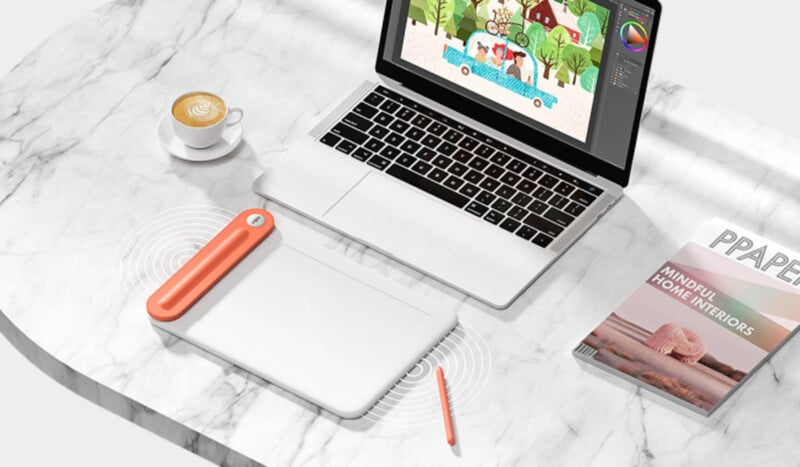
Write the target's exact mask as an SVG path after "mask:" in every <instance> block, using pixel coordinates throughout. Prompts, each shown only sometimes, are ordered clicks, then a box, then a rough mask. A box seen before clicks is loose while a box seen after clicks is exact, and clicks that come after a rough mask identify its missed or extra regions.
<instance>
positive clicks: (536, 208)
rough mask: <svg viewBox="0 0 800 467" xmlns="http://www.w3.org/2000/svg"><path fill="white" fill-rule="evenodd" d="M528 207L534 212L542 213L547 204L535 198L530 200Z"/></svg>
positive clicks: (545, 209)
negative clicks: (532, 200)
mask: <svg viewBox="0 0 800 467" xmlns="http://www.w3.org/2000/svg"><path fill="white" fill-rule="evenodd" d="M528 209H530V210H531V211H533V212H535V213H536V214H542V213H544V212H545V211H547V205H546V204H544V203H543V202H541V201H538V200H536V201H534V202H532V203H531V205H530V206H528Z"/></svg>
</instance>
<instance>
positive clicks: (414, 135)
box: [405, 128, 425, 141]
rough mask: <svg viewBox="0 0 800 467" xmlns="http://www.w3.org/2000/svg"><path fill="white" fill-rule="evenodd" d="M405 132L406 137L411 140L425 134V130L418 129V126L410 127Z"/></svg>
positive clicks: (417, 139) (415, 139) (416, 139)
mask: <svg viewBox="0 0 800 467" xmlns="http://www.w3.org/2000/svg"><path fill="white" fill-rule="evenodd" d="M405 134H406V138H408V139H410V140H413V141H419V140H420V138H422V137H423V136H425V132H424V131H422V130H420V129H419V128H411V129H410V130H408V131H407V132H406V133H405Z"/></svg>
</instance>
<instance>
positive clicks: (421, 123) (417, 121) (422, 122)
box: [411, 115, 431, 129]
mask: <svg viewBox="0 0 800 467" xmlns="http://www.w3.org/2000/svg"><path fill="white" fill-rule="evenodd" d="M430 122H431V119H430V118H428V117H426V116H424V115H417V116H416V117H414V119H413V120H411V124H412V125H414V126H415V127H417V128H420V129H424V128H425V127H426V126H428V124H429V123H430Z"/></svg>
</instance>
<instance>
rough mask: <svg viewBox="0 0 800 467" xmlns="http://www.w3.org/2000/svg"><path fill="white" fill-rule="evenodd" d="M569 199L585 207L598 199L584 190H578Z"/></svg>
mask: <svg viewBox="0 0 800 467" xmlns="http://www.w3.org/2000/svg"><path fill="white" fill-rule="evenodd" d="M569 199H571V200H573V201H577V202H579V203H581V204H582V205H584V206H588V205H590V204H592V201H594V200H596V199H597V197H596V196H592V195H590V194H589V193H586V192H585V191H583V190H576V191H575V193H573V194H572V196H570V197H569Z"/></svg>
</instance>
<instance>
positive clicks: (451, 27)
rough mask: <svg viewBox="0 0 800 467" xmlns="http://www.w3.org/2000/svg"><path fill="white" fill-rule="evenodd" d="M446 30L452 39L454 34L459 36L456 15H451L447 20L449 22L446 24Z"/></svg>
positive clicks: (448, 36)
mask: <svg viewBox="0 0 800 467" xmlns="http://www.w3.org/2000/svg"><path fill="white" fill-rule="evenodd" d="M444 32H446V33H447V38H448V39H452V38H453V36H458V26H457V23H456V17H455V15H453V16H451V17H450V19H449V20H447V24H445V25H444Z"/></svg>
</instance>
